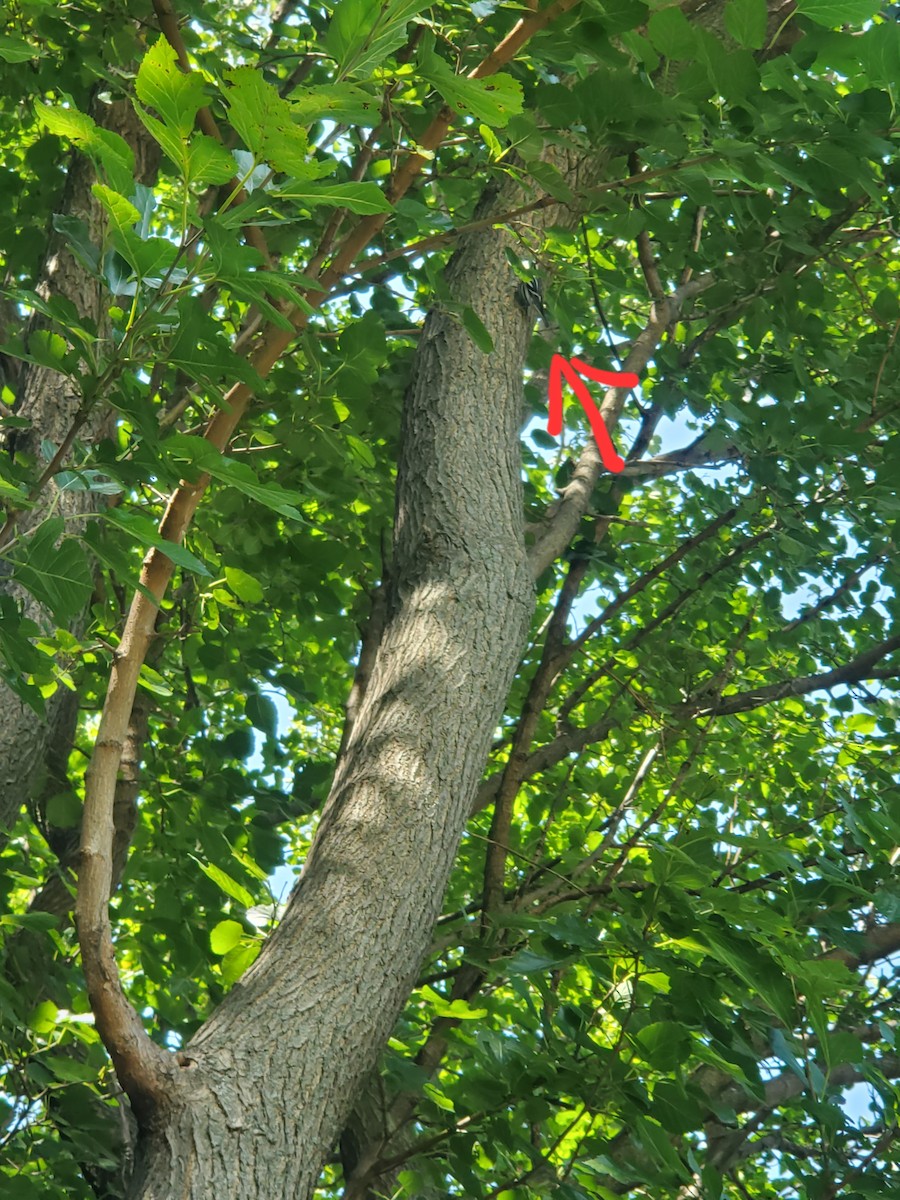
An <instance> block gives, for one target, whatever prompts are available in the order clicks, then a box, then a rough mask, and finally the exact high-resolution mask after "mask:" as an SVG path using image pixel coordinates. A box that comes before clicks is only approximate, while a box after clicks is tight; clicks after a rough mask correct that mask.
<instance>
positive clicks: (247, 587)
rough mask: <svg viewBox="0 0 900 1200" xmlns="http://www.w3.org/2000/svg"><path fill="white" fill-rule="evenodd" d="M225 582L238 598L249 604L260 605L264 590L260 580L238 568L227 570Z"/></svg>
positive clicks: (228, 568) (227, 568)
mask: <svg viewBox="0 0 900 1200" xmlns="http://www.w3.org/2000/svg"><path fill="white" fill-rule="evenodd" d="M225 582H226V583H227V584H228V586H229V588H230V589H231V590H232V591H233V592H234V594H235V595H236V596H237V598H238V600H245V601H246V602H247V603H248V604H258V603H259V602H260V600H262V598H263V590H262V587H261V586H260V583H259V581H258V580H256V579H254V578H253V576H252V575H248V574H247V572H246V571H242V570H240V568H238V567H226V568H225Z"/></svg>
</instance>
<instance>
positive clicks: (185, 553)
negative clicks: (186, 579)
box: [103, 508, 210, 575]
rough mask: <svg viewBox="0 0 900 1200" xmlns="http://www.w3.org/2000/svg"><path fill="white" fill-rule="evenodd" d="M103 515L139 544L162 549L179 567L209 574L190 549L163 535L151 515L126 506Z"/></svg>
mask: <svg viewBox="0 0 900 1200" xmlns="http://www.w3.org/2000/svg"><path fill="white" fill-rule="evenodd" d="M103 517H104V520H106V521H108V522H109V523H110V524H111V525H118V527H119V528H120V529H124V530H125V532H126V533H128V534H130V535H131V536H132V537H133V538H134V540H135V541H136V542H137V543H138V544H139V545H141V546H151V547H153V548H154V549H156V550H161V551H162V552H163V554H165V556H166V558H170V559H171V560H172V562H173V563H175V565H176V566H177V567H182V568H183V569H184V570H186V571H194V572H195V573H196V574H197V575H209V573H210V572H209V571H208V569H207V568H206V567H205V566H204V564H203V563H202V562H201V561H200V559H199V558H197V556H196V555H195V554H191V552H190V550H186V549H185V548H184V546H179V545H178V544H177V543H176V542H170V541H169V540H168V539H167V538H164V537H161V536H160V533H159V530H158V529H157V528H156V526H155V525H154V523H153V522H152V521H151V520H150V519H149V517H145V516H142V515H141V513H137V512H132V511H131V510H130V509H124V508H110V509H108V510H107V511H106V512H105V513H104V514H103Z"/></svg>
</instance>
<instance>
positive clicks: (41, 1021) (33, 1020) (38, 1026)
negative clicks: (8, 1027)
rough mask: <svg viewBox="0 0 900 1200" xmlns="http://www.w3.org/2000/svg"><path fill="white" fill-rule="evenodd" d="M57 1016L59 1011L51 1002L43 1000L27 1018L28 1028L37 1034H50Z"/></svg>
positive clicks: (54, 1026)
mask: <svg viewBox="0 0 900 1200" xmlns="http://www.w3.org/2000/svg"><path fill="white" fill-rule="evenodd" d="M58 1015H59V1009H58V1008H57V1007H56V1005H55V1004H54V1003H53V1001H52V1000H43V1001H42V1002H41V1003H40V1004H38V1005H37V1007H36V1008H34V1009H33V1010H32V1012H31V1015H30V1016H29V1018H28V1028H29V1029H33V1030H34V1032H35V1033H38V1034H45V1033H51V1032H52V1031H53V1030H54V1029H55V1028H56V1019H57V1016H58Z"/></svg>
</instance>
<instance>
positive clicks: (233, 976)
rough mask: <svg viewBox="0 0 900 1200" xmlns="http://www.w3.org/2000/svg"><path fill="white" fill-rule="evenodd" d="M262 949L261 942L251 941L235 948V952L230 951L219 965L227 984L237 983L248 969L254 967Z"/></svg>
mask: <svg viewBox="0 0 900 1200" xmlns="http://www.w3.org/2000/svg"><path fill="white" fill-rule="evenodd" d="M261 949H262V943H261V942H258V941H249V942H244V943H243V944H242V945H240V946H235V947H234V949H233V950H229V951H228V953H227V954H226V955H225V957H224V958H223V959H222V962H221V963H220V965H219V969H220V970H221V972H222V978H223V979H224V980H225V982H226V983H237V981H238V980H239V979H240V977H241V976H242V975H243V974H244V972H245V971H246V970H247V968H248V967H250V966H252V965H253V963H254V962H255V961H256V959H257V958H258V957H259V952H260V950H261Z"/></svg>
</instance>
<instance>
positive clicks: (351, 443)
mask: <svg viewBox="0 0 900 1200" xmlns="http://www.w3.org/2000/svg"><path fill="white" fill-rule="evenodd" d="M344 436H345V437H346V439H347V446H348V447H349V449H350V453H351V454H352V455H353V457H354V458H358V459H359V461H360V462H361V463H362V464H363V466H366V467H374V466H375V455H374V454H373V453H372V447H371V446H369V445H367V444H366V443H365V442H364V441H363V440H362V438H358V437H356V436H355V435H354V434H352V433H348V434H345V435H344Z"/></svg>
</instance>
